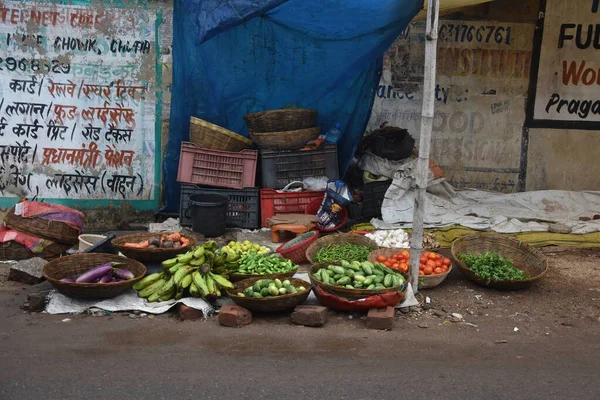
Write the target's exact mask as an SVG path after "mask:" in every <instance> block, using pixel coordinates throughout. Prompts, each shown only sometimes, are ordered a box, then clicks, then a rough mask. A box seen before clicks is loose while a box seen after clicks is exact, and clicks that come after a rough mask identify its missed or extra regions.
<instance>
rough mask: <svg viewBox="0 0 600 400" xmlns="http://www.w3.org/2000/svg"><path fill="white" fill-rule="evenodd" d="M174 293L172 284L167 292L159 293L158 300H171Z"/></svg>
mask: <svg viewBox="0 0 600 400" xmlns="http://www.w3.org/2000/svg"><path fill="white" fill-rule="evenodd" d="M174 294H175V286H172V287H171V289H169V291H168V292H166V293H164V294H159V300H160V301H167V300H171V299H172V298H173V295H174Z"/></svg>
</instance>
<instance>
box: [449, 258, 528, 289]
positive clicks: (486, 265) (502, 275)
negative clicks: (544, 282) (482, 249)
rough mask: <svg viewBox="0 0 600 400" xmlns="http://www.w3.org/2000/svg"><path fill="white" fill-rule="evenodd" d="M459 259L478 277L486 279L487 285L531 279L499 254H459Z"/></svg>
mask: <svg viewBox="0 0 600 400" xmlns="http://www.w3.org/2000/svg"><path fill="white" fill-rule="evenodd" d="M458 258H459V259H460V260H461V261H462V262H464V263H465V264H466V265H467V267H469V269H470V270H471V271H473V272H474V273H475V274H476V275H477V276H479V277H480V278H483V279H485V280H486V282H487V283H490V282H492V281H494V282H502V281H517V280H522V279H529V278H530V276H529V275H528V274H526V273H525V272H523V271H521V270H520V269H519V268H517V267H515V266H514V265H513V263H512V262H511V261H510V260H508V259H507V258H504V257H502V256H501V255H500V254H498V253H494V252H487V253H482V254H475V253H463V254H459V255H458Z"/></svg>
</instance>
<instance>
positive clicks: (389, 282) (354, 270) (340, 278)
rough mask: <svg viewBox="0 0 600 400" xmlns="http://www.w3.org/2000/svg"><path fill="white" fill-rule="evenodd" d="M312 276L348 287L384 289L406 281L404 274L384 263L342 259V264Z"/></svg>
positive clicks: (321, 270) (397, 285)
mask: <svg viewBox="0 0 600 400" xmlns="http://www.w3.org/2000/svg"><path fill="white" fill-rule="evenodd" d="M312 276H313V278H314V279H317V280H319V281H321V282H323V283H326V284H329V285H333V286H341V287H345V288H347V289H368V290H382V289H388V288H395V287H401V286H403V285H404V283H405V279H404V277H403V276H402V275H400V274H398V273H396V272H394V271H393V270H391V269H389V268H387V267H386V266H384V265H382V264H373V263H371V262H368V261H365V262H362V263H360V262H358V261H353V262H351V263H350V262H347V261H342V262H341V263H340V265H330V266H328V267H327V268H321V269H319V270H318V271H317V272H315V273H314V274H312Z"/></svg>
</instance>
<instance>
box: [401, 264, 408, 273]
mask: <svg viewBox="0 0 600 400" xmlns="http://www.w3.org/2000/svg"><path fill="white" fill-rule="evenodd" d="M400 271H402V272H404V273H405V274H406V273H408V265H404V266H403V264H400Z"/></svg>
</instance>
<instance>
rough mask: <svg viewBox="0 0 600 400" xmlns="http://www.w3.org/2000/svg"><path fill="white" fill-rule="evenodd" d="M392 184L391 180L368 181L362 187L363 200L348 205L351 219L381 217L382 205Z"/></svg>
mask: <svg viewBox="0 0 600 400" xmlns="http://www.w3.org/2000/svg"><path fill="white" fill-rule="evenodd" d="M391 184H392V181H391V180H388V181H381V182H371V183H367V184H366V185H365V187H364V188H363V189H362V202H361V203H352V204H350V205H349V206H348V207H347V209H348V216H349V217H350V218H351V219H361V218H369V219H370V218H381V205H382V204H383V199H384V198H385V193H386V192H387V190H388V189H389V187H390V185H391Z"/></svg>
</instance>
